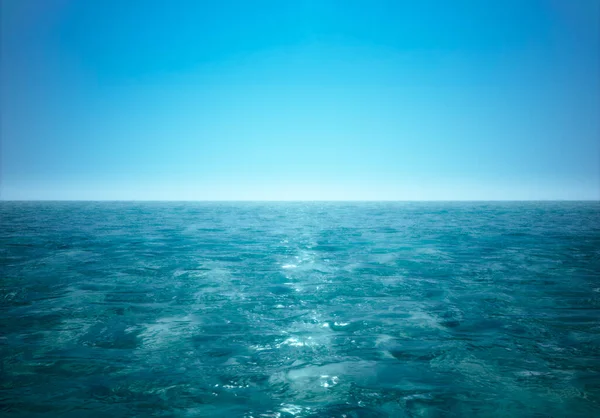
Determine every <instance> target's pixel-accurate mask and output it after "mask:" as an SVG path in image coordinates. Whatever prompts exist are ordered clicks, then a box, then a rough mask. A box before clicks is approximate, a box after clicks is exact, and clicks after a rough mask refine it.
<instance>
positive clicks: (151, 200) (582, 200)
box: [0, 198, 600, 203]
mask: <svg viewBox="0 0 600 418" xmlns="http://www.w3.org/2000/svg"><path fill="white" fill-rule="evenodd" d="M0 202H189V203H194V202H195V203H227V202H230V203H238V202H246V203H253V202H254V203H263V202H264V203H268V202H270V203H310V202H314V203H333V202H338V203H362V202H364V203H369V202H389V203H411V202H415V203H417V202H600V198H598V199H330V200H328V199H285V200H278V199H2V198H0Z"/></svg>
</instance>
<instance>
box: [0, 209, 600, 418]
mask: <svg viewBox="0 0 600 418" xmlns="http://www.w3.org/2000/svg"><path fill="white" fill-rule="evenodd" d="M0 268H1V269H0V280H1V291H0V306H1V312H0V356H1V368H0V408H1V409H0V414H2V415H11V414H14V415H15V416H16V415H19V416H37V415H43V416H70V417H82V416H90V417H93V416H98V417H101V416H113V417H120V416H167V417H168V416H182V417H188V416H189V417H194V416H200V417H203V416H216V417H221V416H222V417H291V416H298V417H302V416H316V417H344V416H345V417H385V416H393V417H443V416H450V417H464V416H482V417H484V416H496V417H508V416H513V417H542V416H555V417H563V416H565V417H566V416H573V417H576V416H580V417H592V416H594V415H595V416H600V415H599V413H600V203H598V202H588V203H584V202H579V203H564V202H563V203H560V202H545V203H516V202H515V203H356V204H351V203H120V202H111V203H99V202H79V203H76V202H70V203H67V202H63V203H61V202H53V203H51V202H46V203H35V202H0Z"/></svg>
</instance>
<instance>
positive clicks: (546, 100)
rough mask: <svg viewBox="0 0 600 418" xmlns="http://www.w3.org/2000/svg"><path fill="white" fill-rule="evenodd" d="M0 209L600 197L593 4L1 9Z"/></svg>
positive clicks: (585, 0) (136, 1) (320, 2)
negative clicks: (108, 203)
mask: <svg viewBox="0 0 600 418" xmlns="http://www.w3.org/2000/svg"><path fill="white" fill-rule="evenodd" d="M0 2H1V5H2V9H1V11H2V51H1V58H2V63H1V65H2V68H1V70H2V72H1V77H2V79H1V81H2V86H1V87H2V90H1V95H2V102H1V111H2V113H1V115H2V126H1V129H2V138H1V141H2V142H1V146H2V148H1V150H2V167H1V169H2V179H1V180H2V183H1V192H0V193H1V194H0V197H1V198H3V199H75V200H77V199H125V200H130V199H149V200H164V199H167V200H171V199H173V200H229V199H233V200H246V199H251V200H263V199H266V200H290V199H299V200H311V199H318V200H339V199H344V200H380V199H381V200H415V199H419V200H421V199H423V200H440V199H441V200H465V199H466V200H479V199H481V200H488V199H492V200H493V199H510V200H513V199H514V200H520V199H600V1H598V0H544V1H541V0H540V1H532V0H502V1H489V0H478V1H475V0H471V1H467V0H452V1H446V0H443V1H442V0H437V1H428V0H419V1H416V0H411V1H402V0H391V1H379V0H366V1H353V0H344V1H342V0H340V1H328V0H312V1H309V0H306V1H303V0H295V1H284V0H273V1H263V0H252V1H248V0H239V1H232V0H218V1H217V0H214V1H210V0H189V1H179V0H178V1H175V0H161V1H158V0H85V1H76V0H72V1H69V0H0Z"/></svg>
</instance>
